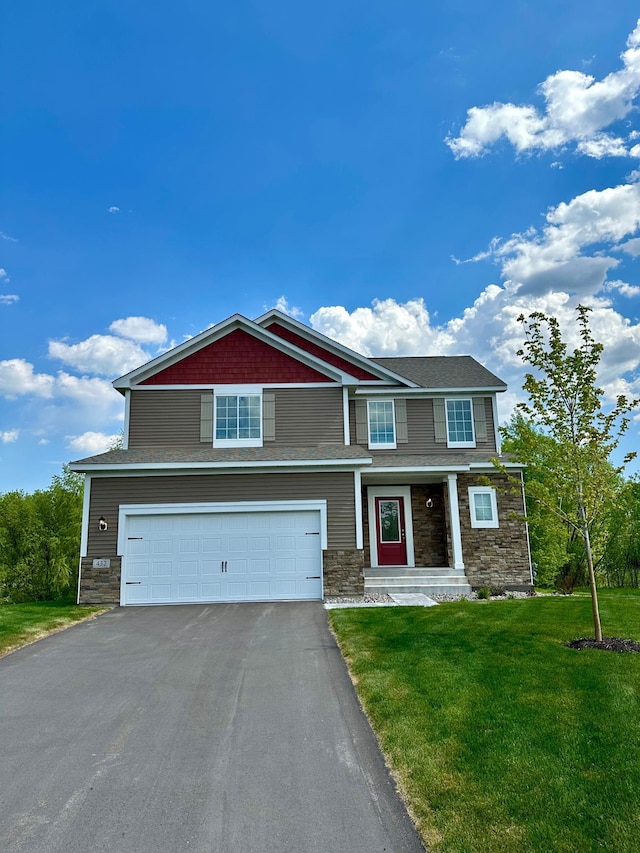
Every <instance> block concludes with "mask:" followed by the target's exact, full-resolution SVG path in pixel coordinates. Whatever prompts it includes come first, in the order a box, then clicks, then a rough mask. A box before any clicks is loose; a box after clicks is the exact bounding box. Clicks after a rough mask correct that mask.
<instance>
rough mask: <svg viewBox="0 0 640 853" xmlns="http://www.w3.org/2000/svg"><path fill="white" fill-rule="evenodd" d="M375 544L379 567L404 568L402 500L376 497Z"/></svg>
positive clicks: (405, 553) (404, 536)
mask: <svg viewBox="0 0 640 853" xmlns="http://www.w3.org/2000/svg"><path fill="white" fill-rule="evenodd" d="M375 507H376V544H377V552H378V565H379V566H406V564H407V543H406V534H405V519H404V499H403V498H401V497H388V498H387V497H377V498H376V500H375Z"/></svg>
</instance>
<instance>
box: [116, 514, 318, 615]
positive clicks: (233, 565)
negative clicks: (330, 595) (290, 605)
mask: <svg viewBox="0 0 640 853" xmlns="http://www.w3.org/2000/svg"><path fill="white" fill-rule="evenodd" d="M122 572H123V574H122V592H121V599H120V600H121V603H122V604H173V603H184V604H186V603H189V602H198V601H213V602H215V601H272V600H274V601H277V600H282V601H286V600H291V599H319V598H322V552H321V543H320V513H319V512H318V511H317V510H304V511H299V512H292V511H287V512H239V513H201V514H200V513H198V514H180V515H133V516H129V517H128V518H127V528H126V551H125V556H124V560H123V565H122Z"/></svg>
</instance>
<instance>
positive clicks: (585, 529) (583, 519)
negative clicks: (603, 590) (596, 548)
mask: <svg viewBox="0 0 640 853" xmlns="http://www.w3.org/2000/svg"><path fill="white" fill-rule="evenodd" d="M578 512H579V513H580V523H581V527H582V529H581V533H582V539H583V540H584V551H585V556H586V558H587V568H588V570H589V589H590V590H591V612H592V613H593V630H594V632H595V638H596V642H598V643H601V642H602V627H601V625H600V610H599V608H598V589H597V587H596V573H595V570H594V568H593V554H592V553H591V537H590V536H589V525H588V524H587V515H586V512H585V510H584V503H583V502H582V490H580V493H579V495H578Z"/></svg>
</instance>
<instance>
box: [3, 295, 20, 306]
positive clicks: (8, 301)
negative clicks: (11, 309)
mask: <svg viewBox="0 0 640 853" xmlns="http://www.w3.org/2000/svg"><path fill="white" fill-rule="evenodd" d="M19 299H20V297H19V296H18V295H17V294H16V293H0V305H13V304H14V302H17V301H18V300H19Z"/></svg>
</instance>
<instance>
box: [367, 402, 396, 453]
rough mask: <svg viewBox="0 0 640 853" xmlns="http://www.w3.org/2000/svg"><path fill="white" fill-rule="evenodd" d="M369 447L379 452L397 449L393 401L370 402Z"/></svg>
mask: <svg viewBox="0 0 640 853" xmlns="http://www.w3.org/2000/svg"><path fill="white" fill-rule="evenodd" d="M368 421H369V447H371V448H376V449H378V450H386V449H395V446H396V426H395V415H394V411H393V400H369V401H368Z"/></svg>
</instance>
